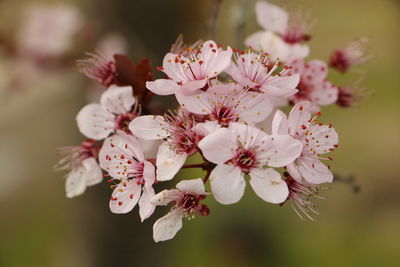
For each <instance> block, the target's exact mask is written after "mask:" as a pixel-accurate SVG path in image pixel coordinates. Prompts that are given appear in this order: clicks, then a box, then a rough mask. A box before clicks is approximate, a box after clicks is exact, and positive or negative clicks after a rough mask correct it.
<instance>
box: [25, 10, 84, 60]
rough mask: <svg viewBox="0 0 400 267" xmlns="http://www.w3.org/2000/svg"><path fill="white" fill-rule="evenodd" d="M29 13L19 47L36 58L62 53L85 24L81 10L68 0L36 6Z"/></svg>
mask: <svg viewBox="0 0 400 267" xmlns="http://www.w3.org/2000/svg"><path fill="white" fill-rule="evenodd" d="M25 16H26V17H25V20H24V23H23V25H22V28H21V30H20V32H19V34H18V37H19V38H18V48H19V50H20V53H22V54H24V55H28V56H33V57H36V58H43V57H58V56H61V55H62V54H63V53H65V52H66V51H67V50H68V49H70V47H71V45H72V37H73V35H74V34H76V33H77V32H78V31H79V30H80V29H81V28H82V26H83V22H82V18H81V15H80V14H79V11H78V10H77V9H76V8H75V7H73V6H70V5H66V4H59V5H54V6H33V7H32V8H30V9H28V10H27V12H26V15H25Z"/></svg>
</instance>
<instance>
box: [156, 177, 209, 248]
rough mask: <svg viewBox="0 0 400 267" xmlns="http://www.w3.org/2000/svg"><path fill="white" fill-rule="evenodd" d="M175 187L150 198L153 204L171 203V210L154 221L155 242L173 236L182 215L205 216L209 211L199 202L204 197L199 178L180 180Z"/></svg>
mask: <svg viewBox="0 0 400 267" xmlns="http://www.w3.org/2000/svg"><path fill="white" fill-rule="evenodd" d="M176 188H177V189H172V190H164V191H161V192H160V193H158V194H157V195H155V196H154V197H153V198H152V200H151V201H152V203H153V204H154V205H163V206H164V205H167V204H168V203H170V202H172V203H173V207H172V208H171V211H170V212H169V213H168V214H167V215H165V216H164V217H161V218H160V219H158V220H157V221H156V222H155V223H154V226H153V238H154V241H156V242H159V241H165V240H169V239H172V238H174V236H175V235H176V233H177V232H178V231H179V230H180V229H181V228H182V219H183V218H184V217H187V218H189V219H191V218H193V217H194V216H195V215H200V216H206V215H208V214H209V213H210V210H209V208H208V207H207V206H206V205H204V204H202V203H200V201H201V200H203V199H205V198H206V191H205V188H204V183H203V181H202V180H201V179H200V178H198V179H193V180H185V181H181V182H179V183H178V184H177V185H176Z"/></svg>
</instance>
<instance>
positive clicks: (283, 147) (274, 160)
mask: <svg viewBox="0 0 400 267" xmlns="http://www.w3.org/2000/svg"><path fill="white" fill-rule="evenodd" d="M271 140H272V141H271V142H270V143H269V144H268V145H267V147H268V148H266V150H265V152H264V153H263V157H265V158H267V159H268V160H267V165H268V166H271V167H283V166H286V165H288V164H289V163H292V162H293V161H294V160H295V159H297V158H298V157H299V156H300V154H301V152H302V150H303V144H302V143H301V142H300V141H298V140H296V139H294V138H292V137H291V136H289V135H272V136H271Z"/></svg>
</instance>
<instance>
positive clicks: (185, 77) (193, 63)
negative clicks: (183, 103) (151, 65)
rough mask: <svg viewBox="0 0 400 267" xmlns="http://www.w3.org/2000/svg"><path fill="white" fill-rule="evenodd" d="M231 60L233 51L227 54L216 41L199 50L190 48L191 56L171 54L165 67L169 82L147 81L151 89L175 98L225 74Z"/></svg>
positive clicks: (159, 80)
mask: <svg viewBox="0 0 400 267" xmlns="http://www.w3.org/2000/svg"><path fill="white" fill-rule="evenodd" d="M231 57H232V49H231V48H229V47H228V49H227V50H226V51H224V50H222V49H221V48H219V47H218V46H217V44H216V43H215V42H214V41H207V42H204V43H203V44H202V45H200V48H199V49H192V48H188V56H187V57H185V56H184V55H182V54H172V53H168V54H167V55H166V56H165V57H164V61H163V66H162V71H163V72H164V73H165V74H166V75H167V76H168V79H158V80H156V81H150V82H147V84H146V85H147V88H148V89H149V90H151V91H152V92H153V93H155V94H158V95H171V94H174V93H176V92H177V90H180V89H181V90H182V92H183V93H189V94H190V93H192V92H193V91H196V90H197V89H200V88H203V87H204V86H205V85H206V84H207V81H208V80H209V79H212V78H215V77H216V76H218V74H220V73H221V72H223V71H224V70H225V69H226V68H227V67H228V66H229V64H230V62H231Z"/></svg>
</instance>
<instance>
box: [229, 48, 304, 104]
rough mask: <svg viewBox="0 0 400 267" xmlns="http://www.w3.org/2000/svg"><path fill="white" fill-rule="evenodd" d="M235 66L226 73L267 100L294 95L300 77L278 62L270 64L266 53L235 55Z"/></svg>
mask: <svg viewBox="0 0 400 267" xmlns="http://www.w3.org/2000/svg"><path fill="white" fill-rule="evenodd" d="M234 55H235V59H236V60H235V61H236V64H234V63H232V64H231V65H230V66H229V68H228V69H227V70H226V72H227V73H228V74H229V75H231V76H232V78H233V79H234V80H235V81H236V82H237V83H239V84H241V85H243V86H247V87H249V88H251V89H252V90H253V91H260V92H263V93H265V95H266V96H268V97H269V98H283V99H285V100H286V99H287V98H288V97H290V96H292V95H294V94H295V93H297V92H298V90H297V89H296V86H297V84H298V83H299V80H300V76H299V74H297V73H291V72H290V71H288V67H283V69H282V70H278V68H279V67H280V66H281V64H280V63H279V62H277V63H272V62H270V60H269V56H268V54H266V53H259V54H256V53H253V52H248V53H235V54H234Z"/></svg>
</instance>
